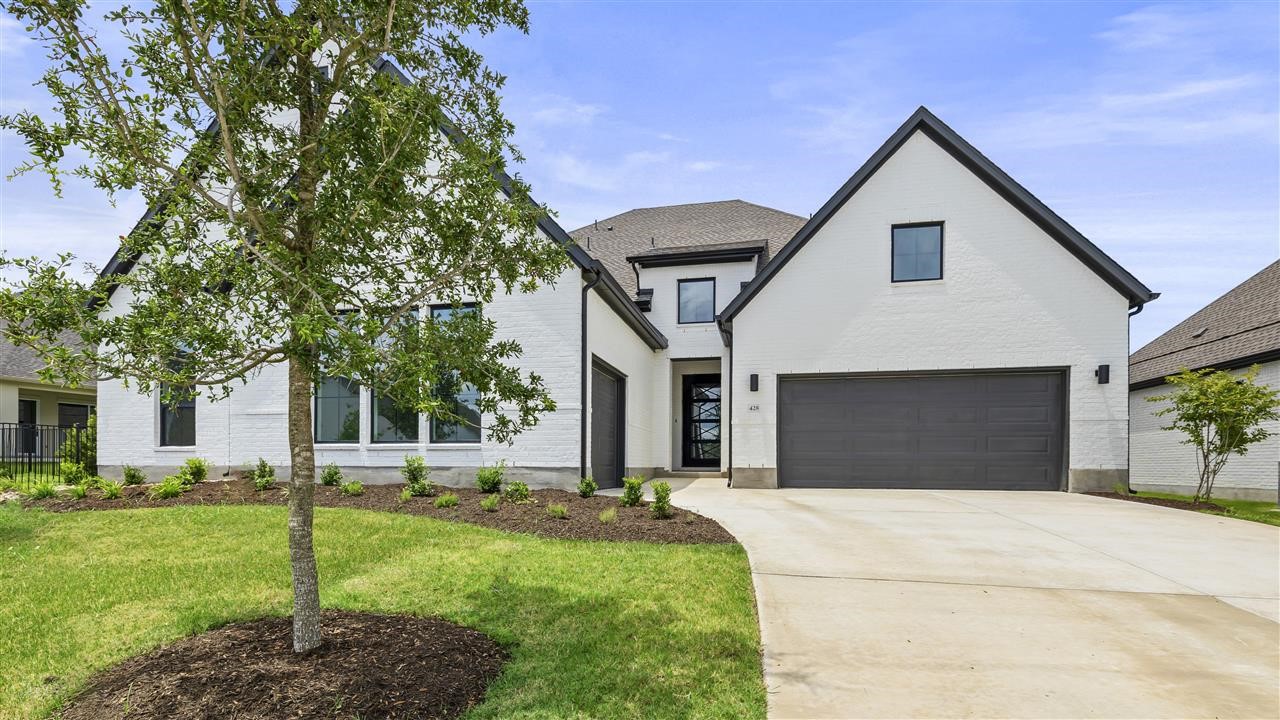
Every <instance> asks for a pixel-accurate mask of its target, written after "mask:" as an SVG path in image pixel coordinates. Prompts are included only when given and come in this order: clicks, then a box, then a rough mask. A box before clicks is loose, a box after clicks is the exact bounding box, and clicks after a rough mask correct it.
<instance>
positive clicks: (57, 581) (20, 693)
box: [0, 503, 765, 718]
mask: <svg viewBox="0 0 1280 720" xmlns="http://www.w3.org/2000/svg"><path fill="white" fill-rule="evenodd" d="M316 535H317V538H316V548H317V553H318V560H319V563H320V573H321V600H322V602H323V604H324V605H325V606H326V607H334V608H347V609H353V610H369V611H379V612H394V613H414V614H421V615H440V616H443V617H445V618H448V619H450V620H453V621H455V622H458V623H462V624H464V625H468V626H470V627H474V628H478V629H480V630H482V631H484V632H486V633H488V634H490V635H491V636H493V637H494V638H495V639H496V640H497V641H498V642H500V643H502V644H503V645H504V646H506V647H507V648H508V649H509V650H510V652H511V653H512V660H511V662H510V663H509V664H508V665H507V667H506V669H505V671H504V672H503V674H502V676H501V677H500V678H499V679H498V680H497V681H496V682H495V684H494V685H493V686H492V687H491V688H490V692H489V695H488V698H487V699H486V701H485V703H483V704H482V705H481V706H479V707H477V708H476V709H475V710H474V711H473V712H472V713H471V714H470V715H469V717H472V718H508V717H516V716H518V717H527V718H572V717H584V718H585V717H645V718H703V717H722V718H762V717H764V711H765V692H764V685H763V682H762V679H761V669H760V655H759V652H760V638H759V633H758V629H757V623H756V618H755V600H754V596H753V594H752V586H751V577H750V572H749V569H748V566H747V558H746V554H745V553H744V552H743V550H742V549H741V548H740V547H737V546H713V545H704V546H694V545H666V546H659V545H649V544H641V543H589V542H581V541H567V540H547V539H541V538H536V537H532V536H526V535H515V534H510V533H502V532H498V531H494V530H488V529H484V528H479V527H474V526H469V525H462V524H455V523H447V522H443V521H437V520H433V519H430V518H422V517H410V516H402V515H396V514H391V513H375V512H367V511H359V510H334V509H319V510H317V511H316ZM288 612H289V572H288V560H287V555H286V552H285V513H284V509H283V508H275V507H253V506H240V507H174V508H166V509H148V510H120V511H111V512H78V513H67V514H61V515H58V514H51V513H46V512H42V511H35V510H22V509H20V508H18V507H17V506H16V504H15V503H7V504H5V505H3V506H0V678H3V681H2V682H0V718H30V717H43V716H46V715H48V714H49V713H50V711H51V710H53V709H54V708H55V707H57V706H58V705H59V703H61V702H62V701H63V700H65V699H66V698H67V697H68V696H69V695H70V694H72V693H74V692H75V690H76V688H78V687H79V686H80V685H81V684H82V683H83V681H84V680H85V678H86V677H88V676H89V675H90V674H92V673H93V672H94V671H96V670H99V669H101V668H103V667H106V666H108V665H111V664H113V663H115V662H118V661H120V660H122V659H124V658H126V657H129V656H131V655H134V654H137V653H140V652H143V651H145V650H147V649H148V648H152V647H154V646H156V645H158V644H161V643H165V642H168V641H171V640H173V639H175V638H178V637H181V636H183V635H186V634H189V633H195V632H199V631H201V630H205V629H208V628H212V627H215V626H218V625H221V624H224V623H226V622H228V621H233V620H239V619H247V618H254V617H261V616H264V615H285V614H288Z"/></svg>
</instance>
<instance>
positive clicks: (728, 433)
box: [716, 318, 733, 487]
mask: <svg viewBox="0 0 1280 720" xmlns="http://www.w3.org/2000/svg"><path fill="white" fill-rule="evenodd" d="M716 324H717V325H719V326H720V337H721V338H723V339H724V341H725V342H724V344H725V347H727V348H728V349H729V383H728V388H729V392H728V393H726V392H724V388H725V387H726V386H725V382H724V378H721V379H720V394H721V397H722V398H724V399H725V400H727V401H728V406H727V408H726V410H727V411H726V412H724V413H722V414H723V416H724V418H727V419H728V422H727V423H725V426H724V427H723V428H721V432H723V433H724V437H726V438H728V440H729V451H728V452H726V453H725V470H726V473H725V477H726V479H725V483H724V484H725V487H733V327H732V326H731V325H730V324H729V323H727V322H725V321H724V320H723V319H721V318H716Z"/></svg>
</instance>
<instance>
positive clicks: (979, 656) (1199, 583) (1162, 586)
mask: <svg viewBox="0 0 1280 720" xmlns="http://www.w3.org/2000/svg"><path fill="white" fill-rule="evenodd" d="M681 485H683V487H680V486H681ZM673 486H675V487H678V488H679V489H677V490H676V492H675V493H674V495H673V500H674V502H675V503H676V504H677V505H680V506H682V507H687V508H689V509H692V510H696V511H697V512H700V513H703V514H706V515H709V516H711V517H714V518H716V519H717V520H719V521H720V522H721V523H722V524H723V525H724V526H725V527H726V528H728V529H729V530H730V531H731V532H732V533H733V534H734V535H736V536H737V537H738V538H739V540H741V542H742V544H743V545H744V546H745V547H746V549H747V552H748V554H749V555H750V558H751V567H752V570H753V574H754V581H755V586H756V596H757V598H758V601H759V609H760V623H761V628H762V634H763V640H764V673H765V684H766V686H767V687H768V691H769V715H770V717H774V718H854V717H885V718H888V717H892V718H908V717H930V718H934V717H936V718H943V717H993V718H994V717H1004V718H1009V717H1017V718H1068V717H1070V718H1076V717H1111V718H1194V717H1219V718H1229V717H1235V718H1276V717H1280V625H1278V624H1277V622H1278V621H1280V599H1278V598H1280V528H1276V527H1270V526H1266V525H1260V524H1256V523H1249V522H1245V521H1242V520H1232V519H1227V518H1219V517H1214V516H1209V515H1202V514H1199V513H1191V512H1186V511H1182V510H1173V509H1168V508H1160V507H1155V506H1150V505H1140V504H1138V503H1128V502H1121V501H1116V500H1107V499H1103V498H1095V497H1089V496H1083V495H1069V494H1065V493H1028V492H976V491H974V492H957V491H946V492H942V491H936V492H935V491H923V490H918V491H913V490H727V489H726V488H725V487H724V481H723V480H719V479H714V480H697V481H693V482H691V483H690V482H689V481H683V482H681V481H673Z"/></svg>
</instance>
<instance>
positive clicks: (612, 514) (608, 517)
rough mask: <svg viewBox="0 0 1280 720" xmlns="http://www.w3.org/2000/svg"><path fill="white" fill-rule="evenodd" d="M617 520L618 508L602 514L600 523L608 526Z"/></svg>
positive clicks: (612, 508) (606, 510)
mask: <svg viewBox="0 0 1280 720" xmlns="http://www.w3.org/2000/svg"><path fill="white" fill-rule="evenodd" d="M617 519H618V508H616V507H611V508H606V509H605V510H604V511H603V512H601V513H600V522H602V523H604V524H605V525H608V524H609V523H611V522H614V521H615V520H617Z"/></svg>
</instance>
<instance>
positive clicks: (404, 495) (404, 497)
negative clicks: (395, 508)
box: [400, 488, 413, 503]
mask: <svg viewBox="0 0 1280 720" xmlns="http://www.w3.org/2000/svg"><path fill="white" fill-rule="evenodd" d="M412 499H413V493H411V492H409V488H402V489H401V490H400V502H401V503H407V502H409V501H410V500H412Z"/></svg>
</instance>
